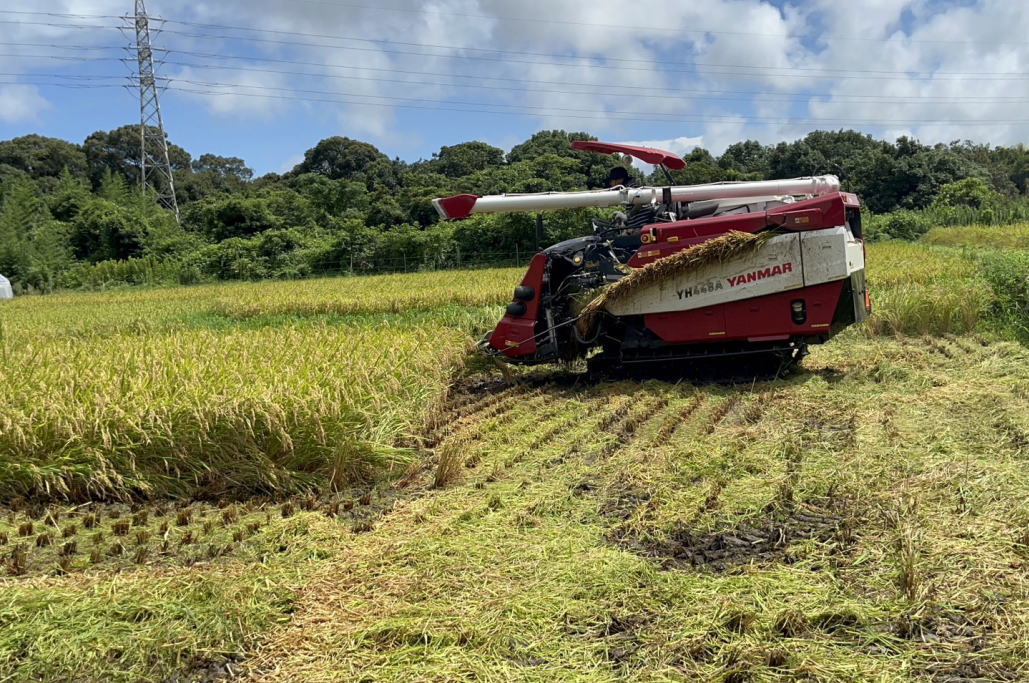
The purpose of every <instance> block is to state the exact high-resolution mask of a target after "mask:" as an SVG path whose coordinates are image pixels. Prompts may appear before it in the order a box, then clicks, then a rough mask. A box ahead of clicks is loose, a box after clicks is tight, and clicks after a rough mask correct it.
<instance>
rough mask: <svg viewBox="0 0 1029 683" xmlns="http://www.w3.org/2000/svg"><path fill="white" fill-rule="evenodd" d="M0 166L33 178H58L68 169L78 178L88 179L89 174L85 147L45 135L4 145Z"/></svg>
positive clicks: (0, 154)
mask: <svg viewBox="0 0 1029 683" xmlns="http://www.w3.org/2000/svg"><path fill="white" fill-rule="evenodd" d="M0 164H7V165H9V166H11V167H13V168H17V169H19V170H21V171H24V172H25V173H27V174H28V175H29V176H30V177H32V178H44V177H51V178H57V177H59V176H60V175H61V173H62V172H63V171H64V170H65V169H67V171H68V172H69V173H71V174H72V175H73V176H75V177H78V178H85V177H86V173H87V164H86V155H85V153H84V152H83V151H82V148H81V147H79V146H78V145H75V144H72V143H70V142H66V141H64V140H59V139H57V138H48V137H43V136H42V135H25V136H22V137H20V138H14V139H12V140H4V141H3V142H0Z"/></svg>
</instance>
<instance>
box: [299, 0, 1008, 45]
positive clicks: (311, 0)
mask: <svg viewBox="0 0 1029 683" xmlns="http://www.w3.org/2000/svg"><path fill="white" fill-rule="evenodd" d="M296 2H303V3H307V4H311V5H326V6H329V7H346V8H350V9H367V10H373V11H379V12H403V13H407V14H425V13H426V10H425V9H424V8H419V9H409V8H401V7H383V6H381V5H360V4H356V3H349V2H329V1H328V0H296ZM432 12H433V13H434V14H440V15H444V16H456V17H470V18H476V19H490V20H497V19H502V20H505V21H521V22H528V23H534V24H538V23H542V24H561V25H566V26H589V27H592V28H605V29H612V30H618V31H626V30H633V31H654V32H662V33H666V32H667V33H675V34H676V35H679V34H683V33H694V34H698V33H699V34H702V35H706V34H709V33H710V34H712V35H727V36H761V37H767V38H778V39H789V38H798V39H800V38H805V36H796V35H790V34H788V33H760V32H752V31H723V30H717V31H716V30H713V29H707V28H693V29H690V28H678V27H676V28H669V27H668V26H631V25H628V24H598V23H590V22H584V21H568V20H561V19H551V18H547V19H540V18H539V17H515V16H509V15H499V14H498V15H490V14H473V13H470V12H448V11H445V10H439V9H435V8H433V10H432ZM832 40H833V42H849V41H854V42H866V43H867V42H870V43H915V44H921V43H926V44H934V45H935V44H943V45H990V46H993V45H1025V44H1027V43H1026V41H1013V42H1002V41H992V40H985V41H974V40H964V41H962V40H924V39H904V38H856V37H853V36H849V35H848V36H832Z"/></svg>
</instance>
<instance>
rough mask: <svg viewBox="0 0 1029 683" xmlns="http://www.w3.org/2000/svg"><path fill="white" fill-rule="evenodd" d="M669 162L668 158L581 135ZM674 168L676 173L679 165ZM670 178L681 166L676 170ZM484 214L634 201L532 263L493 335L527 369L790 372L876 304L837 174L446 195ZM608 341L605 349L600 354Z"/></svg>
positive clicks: (454, 210) (459, 214) (440, 207)
mask: <svg viewBox="0 0 1029 683" xmlns="http://www.w3.org/2000/svg"><path fill="white" fill-rule="evenodd" d="M572 146H573V147H575V148H576V149H580V150H588V151H595V152H605V153H610V154H627V155H631V156H633V157H636V158H638V159H641V160H643V161H646V162H648V163H651V164H655V165H659V166H663V167H665V168H666V169H673V170H676V169H682V168H684V167H685V165H686V163H685V162H684V161H683V160H682V159H681V158H679V157H677V156H675V155H674V154H670V153H668V152H663V151H660V150H656V149H650V148H646V147H631V146H627V145H615V144H607V143H602V142H588V141H580V142H575V143H573V145H572ZM666 174H667V171H666ZM669 178H670V174H669ZM434 205H435V207H436V210H437V211H439V213H440V214H441V215H442V216H443V217H445V218H449V219H459V218H466V217H468V216H470V215H471V214H475V213H499V212H511V211H546V210H556V209H570V208H583V207H614V206H619V205H620V206H624V207H627V213H628V215H626V213H622V212H619V213H616V214H615V216H614V219H613V220H611V221H600V220H594V221H593V233H594V234H592V235H589V236H586V237H579V238H576V239H571V240H568V241H565V242H561V243H560V244H555V245H554V246H552V247H549V248H548V249H544V250H543V251H541V252H540V253H537V254H536V255H535V256H534V257H533V258H532V261H531V262H530V263H529V269H528V272H527V273H526V274H525V277H524V278H523V279H522V283H521V285H519V286H518V287H516V288H515V290H514V299H513V301H512V302H511V303H509V304H508V305H507V313H506V315H504V318H503V319H502V320H501V321H500V323H499V324H498V325H497V327H496V329H494V330H493V331H492V332H491V333H489V334H487V335H486V337H485V338H484V339H483V341H482V343H481V347H482V348H483V350H485V351H487V352H488V353H491V354H494V355H496V356H498V357H500V358H502V359H503V360H506V361H508V362H511V363H519V364H536V363H555V362H561V361H570V360H574V359H576V358H584V357H588V358H589V361H590V367H591V369H593V370H601V371H606V370H612V369H632V368H637V367H641V366H642V367H644V368H646V369H647V371H648V372H653V370H654V369H655V368H656V369H657V370H658V372H659V373H665V372H667V373H668V374H676V373H677V372H679V371H686V372H696V371H699V372H702V373H713V374H716V375H724V374H726V373H728V374H730V375H733V376H745V375H747V374H753V372H757V373H763V372H768V371H773V372H780V371H782V370H783V369H785V368H786V367H788V366H789V365H791V364H792V363H793V362H795V361H796V360H798V359H799V358H801V357H803V356H804V355H805V354H806V352H807V346H808V345H809V344H819V343H822V342H825V341H827V340H828V339H829V338H830V337H832V336H833V335H834V334H836V333H837V332H838V331H840V330H841V329H843V328H844V327H846V326H848V325H851V324H853V323H855V322H860V321H861V320H864V319H865V318H866V317H867V316H868V314H869V313H870V311H871V302H870V299H869V296H868V292H867V289H866V286H865V271H864V269H865V255H864V245H863V242H862V234H861V210H860V203H859V202H858V198H857V197H856V196H855V195H853V194H849V193H846V192H840V189H839V180H837V178H836V177H835V176H831V175H826V176H819V177H812V178H795V179H792V180H769V181H759V182H733V183H714V184H707V185H686V186H675V185H670V186H666V187H627V186H624V185H618V186H616V187H613V188H610V189H607V190H597V191H585V192H546V193H540V194H513V195H511V194H509V195H498V196H487V197H476V196H475V195H468V194H464V195H457V196H454V197H447V198H444V199H437V200H435V201H434ZM595 349H597V350H598V351H594V350H595Z"/></svg>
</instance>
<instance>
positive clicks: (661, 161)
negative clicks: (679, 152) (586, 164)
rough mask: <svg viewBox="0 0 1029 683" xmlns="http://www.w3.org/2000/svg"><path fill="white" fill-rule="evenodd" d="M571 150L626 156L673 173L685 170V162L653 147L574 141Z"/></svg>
mask: <svg viewBox="0 0 1029 683" xmlns="http://www.w3.org/2000/svg"><path fill="white" fill-rule="evenodd" d="M572 149H581V150H585V151H587V152H600V153H601V154H628V155H629V156H631V157H636V158H637V159H639V160H640V161H645V162H647V163H648V164H655V165H659V166H666V167H668V168H670V169H672V170H673V171H678V170H681V169H684V168H686V162H685V161H683V160H682V158H680V157H678V156H676V155H674V154H672V153H671V152H665V151H664V150H660V149H654V148H653V147H636V146H634V145H619V144H615V143H611V142H600V141H598V140H575V141H573V142H572Z"/></svg>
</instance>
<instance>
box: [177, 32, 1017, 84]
mask: <svg viewBox="0 0 1029 683" xmlns="http://www.w3.org/2000/svg"><path fill="white" fill-rule="evenodd" d="M163 32H164V33H168V34H172V35H178V36H182V37H186V38H200V39H213V40H239V41H245V42H255V43H268V44H273V45H289V46H295V47H303V48H307V49H310V48H330V49H333V50H349V51H356V52H375V53H378V54H401V55H412V56H418V57H436V58H442V59H448V58H458V57H459V58H460V59H464V60H468V59H473V60H476V61H486V62H502V63H505V64H533V65H541V66H589V68H591V69H604V70H608V71H643V72H647V73H652V72H653V71H654V68H653V67H633V66H613V65H610V64H598V63H595V61H594V59H595V58H592V57H574V59H577V60H579V63H578V64H575V63H565V62H545V61H540V60H529V59H517V58H515V57H511V56H504V57H488V56H485V55H459V56H458V55H447V54H435V53H432V52H418V51H414V50H386V49H382V48H375V47H356V46H353V45H327V44H325V43H309V42H299V41H293V40H276V39H272V38H254V37H249V36H231V35H217V34H210V33H189V32H187V31H179V30H176V29H164V31H163ZM339 40H356V41H367V42H372V43H380V42H385V43H390V42H393V41H379V40H372V39H364V38H340V39H339ZM396 44H405V43H396ZM427 46H428V47H429V48H430V49H458V50H466V49H478V48H450V47H447V48H442V47H437V46H434V45H431V44H430V45H427ZM489 52H494V53H497V54H503V55H519V54H524V53H521V52H513V51H508V50H490V51H489ZM562 58H568V57H563V56H562ZM709 66H710V65H709ZM711 68H723V69H729V68H747V69H760V68H777V69H778V70H780V71H791V69H790V67H733V66H731V65H728V66H724V67H715V66H712V67H711ZM660 70H661V72H663V73H688V74H695V73H696V71H695V70H686V69H667V68H661V69H660ZM707 73H709V74H718V75H731V76H772V77H775V78H815V79H825V78H833V79H850V80H874V81H882V80H898V79H883V78H882V77H881V75H875V76H871V75H870V76H854V75H843V74H832V75H829V76H817V75H814V74H798V73H753V74H749V73H740V72H736V71H709V72H707ZM895 73H896V74H898V75H900V74H905V75H906V76H907V78H908V79H910V80H918V81H927V80H934V81H965V80H973V79H974V80H977V81H984V80H988V81H1021V80H1029V74H1024V73H1021V72H997V74H996V75H992V76H990V75H987V74H975V75H969V76H961V77H958V78H941V77H937V76H913V75H911V74H910V73H909V72H902V71H898V72H895Z"/></svg>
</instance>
